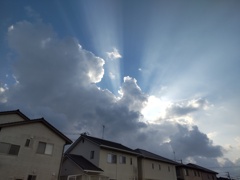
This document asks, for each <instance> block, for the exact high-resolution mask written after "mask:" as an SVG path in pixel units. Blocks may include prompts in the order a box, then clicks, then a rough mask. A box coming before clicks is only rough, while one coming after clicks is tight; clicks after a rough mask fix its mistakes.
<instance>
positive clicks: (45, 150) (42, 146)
mask: <svg viewBox="0 0 240 180" xmlns="http://www.w3.org/2000/svg"><path fill="white" fill-rule="evenodd" d="M52 151H53V144H48V143H45V142H39V143H38V148H37V153H38V154H47V155H51V154H52Z"/></svg>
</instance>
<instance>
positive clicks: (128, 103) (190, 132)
mask: <svg viewBox="0 0 240 180" xmlns="http://www.w3.org/2000/svg"><path fill="white" fill-rule="evenodd" d="M7 38H8V42H9V46H10V48H12V50H13V51H14V52H15V53H16V56H14V57H16V59H15V61H14V62H15V63H14V66H13V73H14V74H13V75H14V77H15V78H16V81H17V82H18V83H16V84H14V85H9V86H8V88H7V89H4V91H3V90H1V92H0V97H5V99H6V101H1V102H0V108H1V109H6V110H9V109H18V108H20V110H22V111H23V112H24V113H26V115H28V116H30V118H31V117H33V118H38V117H42V116H43V117H44V118H46V120H48V121H49V122H50V123H52V124H53V125H54V126H56V127H57V128H59V129H60V130H62V131H63V132H64V133H65V134H66V135H67V136H70V137H71V138H73V139H76V133H77V134H80V133H82V132H86V131H87V132H89V133H90V134H91V135H93V136H97V137H101V136H102V125H105V135H104V137H105V138H106V139H109V140H114V141H117V142H120V143H123V144H125V145H127V146H130V147H132V148H144V149H146V150H149V151H152V152H155V153H158V154H160V155H163V156H166V157H168V158H171V159H172V157H173V156H172V152H173V150H175V151H176V150H178V151H176V154H178V155H179V157H181V158H188V157H190V156H191V157H206V158H216V157H221V156H222V149H221V147H220V146H214V145H213V142H212V141H211V140H210V139H209V138H208V137H207V135H206V134H204V133H202V132H200V131H199V129H198V127H197V126H194V127H193V128H192V129H189V128H188V127H187V126H184V125H180V124H177V123H176V122H174V121H169V120H168V119H162V121H161V123H159V124H155V123H147V122H144V121H143V118H144V117H143V115H142V110H143V108H144V107H146V105H147V103H148V100H149V95H147V94H145V93H144V92H142V90H141V88H140V87H139V86H138V84H137V80H136V79H135V78H132V77H129V76H126V77H124V79H123V83H122V85H121V87H120V89H119V91H118V92H119V94H118V96H116V95H114V94H113V93H112V92H111V91H109V90H107V89H101V88H100V87H98V85H97V84H96V83H97V82H101V80H102V77H103V75H104V63H105V61H104V60H103V59H102V58H100V57H97V56H95V55H94V54H93V53H92V52H89V51H87V50H85V49H83V47H82V46H81V45H80V44H79V43H78V41H77V40H76V39H74V38H59V37H58V35H57V34H56V33H55V31H54V30H53V28H52V27H51V25H49V24H44V23H42V22H39V21H38V22H36V23H30V22H27V21H21V22H18V23H16V24H14V25H13V28H11V30H10V31H9V32H8V36H7ZM113 57H115V56H113ZM1 88H3V86H2V85H1ZM168 105H169V104H168ZM206 107H208V102H207V100H205V99H201V98H199V99H194V100H190V101H184V102H181V103H176V104H172V106H170V107H169V109H167V113H168V115H169V117H181V118H182V119H184V117H182V116H184V115H186V114H191V113H192V112H195V111H197V110H202V109H205V108H206Z"/></svg>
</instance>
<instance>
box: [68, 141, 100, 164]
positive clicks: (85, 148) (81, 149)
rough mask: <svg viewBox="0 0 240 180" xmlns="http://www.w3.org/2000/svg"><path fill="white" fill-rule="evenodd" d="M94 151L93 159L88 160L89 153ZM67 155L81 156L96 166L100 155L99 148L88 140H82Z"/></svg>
mask: <svg viewBox="0 0 240 180" xmlns="http://www.w3.org/2000/svg"><path fill="white" fill-rule="evenodd" d="M91 151H94V158H93V159H90V153H91ZM69 154H77V155H82V156H83V157H84V158H85V159H87V160H88V161H90V162H91V163H93V164H94V165H96V166H99V155H100V147H99V146H98V145H96V144H93V143H92V142H89V141H88V140H86V139H84V141H81V142H79V143H78V144H77V145H76V146H75V147H74V148H73V149H72V150H71V151H70V152H69Z"/></svg>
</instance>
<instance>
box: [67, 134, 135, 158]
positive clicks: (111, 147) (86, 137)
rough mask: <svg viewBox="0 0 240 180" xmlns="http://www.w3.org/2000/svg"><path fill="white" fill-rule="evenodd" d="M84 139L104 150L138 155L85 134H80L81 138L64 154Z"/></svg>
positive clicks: (126, 148)
mask: <svg viewBox="0 0 240 180" xmlns="http://www.w3.org/2000/svg"><path fill="white" fill-rule="evenodd" d="M84 139H87V140H89V141H91V142H93V143H94V144H96V145H98V146H99V147H102V148H105V149H113V150H116V151H123V152H126V153H130V154H135V155H138V153H137V152H135V151H134V150H133V149H131V148H128V147H126V146H124V145H122V144H119V143H116V142H112V141H108V140H105V139H100V138H96V137H92V136H88V135H86V134H81V136H80V137H79V138H78V139H77V140H76V141H75V142H74V143H73V145H72V146H71V147H69V149H68V150H67V151H66V153H69V152H70V151H71V150H72V149H73V148H74V147H75V146H76V145H77V144H78V142H80V141H81V140H84Z"/></svg>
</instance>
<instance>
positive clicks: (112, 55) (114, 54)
mask: <svg viewBox="0 0 240 180" xmlns="http://www.w3.org/2000/svg"><path fill="white" fill-rule="evenodd" d="M107 56H108V58H109V59H111V60H115V59H119V58H121V57H122V56H121V54H120V53H119V52H118V49H116V48H113V51H112V52H107Z"/></svg>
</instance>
